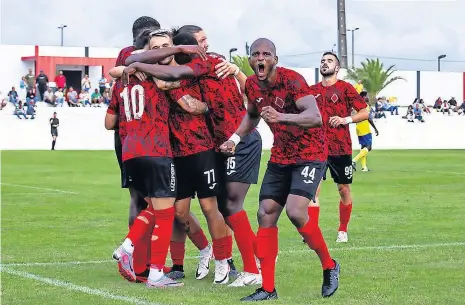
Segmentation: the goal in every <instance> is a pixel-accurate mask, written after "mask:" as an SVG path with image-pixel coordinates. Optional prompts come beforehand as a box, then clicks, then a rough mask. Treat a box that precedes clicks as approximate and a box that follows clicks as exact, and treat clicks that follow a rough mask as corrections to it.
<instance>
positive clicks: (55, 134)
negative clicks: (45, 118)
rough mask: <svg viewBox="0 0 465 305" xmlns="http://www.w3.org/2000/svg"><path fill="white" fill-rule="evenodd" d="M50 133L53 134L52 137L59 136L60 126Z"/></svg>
mask: <svg viewBox="0 0 465 305" xmlns="http://www.w3.org/2000/svg"><path fill="white" fill-rule="evenodd" d="M50 133H51V134H52V137H58V128H52V130H51V131H50Z"/></svg>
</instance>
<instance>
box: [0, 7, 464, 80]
mask: <svg viewBox="0 0 465 305" xmlns="http://www.w3.org/2000/svg"><path fill="white" fill-rule="evenodd" d="M464 11H465V0H409V1H399V0H386V1H383V0H346V18H347V28H355V27H359V28H360V30H358V31H356V32H355V52H354V53H355V64H357V63H359V62H360V61H362V60H364V59H366V58H367V57H368V58H376V57H379V58H380V60H381V61H382V62H383V63H384V64H385V65H386V66H389V65H396V68H397V69H399V70H432V71H434V70H437V57H438V55H441V54H446V55H447V57H446V58H445V59H443V60H442V61H441V70H442V71H465V35H463V34H462V35H460V32H462V33H463V31H464V29H465V18H464V17H463V12H464ZM143 15H147V16H151V17H154V18H155V19H157V20H158V21H159V22H160V23H161V25H162V27H163V28H169V27H172V26H181V25H184V24H195V25H198V26H201V27H202V28H203V29H204V30H205V31H206V33H207V36H208V39H209V43H210V50H211V51H214V52H217V53H222V54H224V55H226V56H227V55H228V53H229V49H230V48H237V49H238V52H236V54H239V55H245V43H246V42H249V44H250V43H251V42H253V41H254V40H255V39H257V38H260V37H266V38H269V39H271V40H273V41H274V42H275V44H276V47H277V52H278V56H279V62H280V65H283V66H290V67H316V66H318V63H319V59H320V57H321V54H322V52H324V51H328V50H331V49H332V47H333V45H334V44H335V43H337V1H336V0H254V1H250V0H234V1H220V0H218V1H213V0H196V1H192V0H191V1H187V0H176V1H158V0H125V1H123V0H95V1H90V0H23V1H17V0H0V28H1V29H0V43H1V44H38V45H59V44H60V30H58V29H57V27H58V26H59V25H60V24H66V25H68V27H67V28H65V33H64V37H65V38H64V45H65V46H98V47H124V46H127V45H130V44H131V42H132V33H131V28H132V23H133V22H134V20H135V19H137V18H138V17H140V16H143ZM347 38H348V39H347V47H348V52H349V54H348V59H349V64H351V58H352V57H351V49H352V44H351V35H350V33H349V35H348V36H347ZM335 50H337V47H336V48H335Z"/></svg>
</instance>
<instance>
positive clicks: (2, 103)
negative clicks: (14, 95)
mask: <svg viewBox="0 0 465 305" xmlns="http://www.w3.org/2000/svg"><path fill="white" fill-rule="evenodd" d="M5 106H6V99H5V98H4V97H3V94H2V91H0V110H2V109H3V107H5Z"/></svg>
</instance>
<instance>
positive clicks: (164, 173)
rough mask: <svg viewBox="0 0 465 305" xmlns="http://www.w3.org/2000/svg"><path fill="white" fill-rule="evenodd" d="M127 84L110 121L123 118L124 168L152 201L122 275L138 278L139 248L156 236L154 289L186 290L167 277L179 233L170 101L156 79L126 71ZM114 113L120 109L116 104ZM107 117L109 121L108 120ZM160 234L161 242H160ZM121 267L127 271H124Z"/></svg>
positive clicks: (130, 241)
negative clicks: (170, 251) (173, 237)
mask: <svg viewBox="0 0 465 305" xmlns="http://www.w3.org/2000/svg"><path fill="white" fill-rule="evenodd" d="M122 81H123V82H118V83H117V85H116V88H114V90H113V95H112V100H111V103H113V104H118V105H119V112H118V114H116V113H111V110H107V117H108V116H110V117H113V119H115V117H116V115H118V116H119V125H120V133H121V132H123V134H124V139H122V141H123V167H124V169H125V170H126V172H127V173H128V175H129V176H130V177H131V179H132V182H131V183H132V186H133V187H134V189H135V190H136V191H137V192H138V193H139V194H140V195H141V196H142V197H144V198H145V199H146V200H148V201H149V202H150V207H149V208H148V210H149V212H150V213H146V215H145V216H144V217H142V216H140V215H139V216H138V217H137V218H136V219H135V220H134V224H133V225H132V226H131V228H130V230H129V233H128V235H127V236H126V239H125V240H124V242H123V244H122V245H121V246H120V247H118V248H117V249H116V250H115V251H114V253H113V258H115V259H116V260H118V262H119V264H120V266H121V267H120V273H122V274H123V276H124V277H125V278H127V279H128V280H130V281H135V280H136V274H135V272H134V268H133V253H134V245H136V244H139V243H140V240H141V239H142V238H143V237H144V236H146V235H147V232H150V231H151V232H152V239H151V244H150V246H151V255H150V272H149V276H148V279H147V283H146V285H147V287H149V288H166V287H176V286H182V285H183V284H182V283H178V282H176V281H175V280H172V279H170V278H168V277H167V276H166V275H165V274H164V273H163V267H164V266H165V262H166V256H167V254H168V248H169V245H170V239H171V235H172V232H173V221H174V201H175V198H176V187H177V185H176V172H175V168H174V164H173V158H172V151H171V144H170V135H169V125H168V119H169V109H170V107H169V102H168V100H167V99H166V97H165V95H164V94H163V93H162V92H161V91H160V90H158V88H157V87H156V86H155V84H154V83H153V82H151V81H148V80H147V81H142V82H141V81H139V80H138V79H137V78H136V77H134V76H129V75H128V72H127V71H125V73H124V74H123V77H122ZM109 109H116V107H115V105H113V107H109ZM106 119H107V118H106ZM154 236H156V238H154ZM121 269H122V270H123V272H121Z"/></svg>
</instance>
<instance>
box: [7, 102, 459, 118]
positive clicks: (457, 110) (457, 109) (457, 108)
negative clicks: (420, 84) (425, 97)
mask: <svg viewBox="0 0 465 305" xmlns="http://www.w3.org/2000/svg"><path fill="white" fill-rule="evenodd" d="M0 101H1V98H0ZM457 113H458V114H459V115H461V114H463V115H465V101H463V103H462V105H460V107H457Z"/></svg>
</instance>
